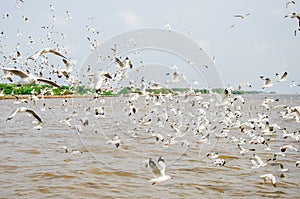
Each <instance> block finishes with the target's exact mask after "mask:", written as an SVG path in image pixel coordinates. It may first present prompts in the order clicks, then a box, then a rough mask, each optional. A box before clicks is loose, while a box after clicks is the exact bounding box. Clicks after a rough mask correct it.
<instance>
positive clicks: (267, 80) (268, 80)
mask: <svg viewBox="0 0 300 199" xmlns="http://www.w3.org/2000/svg"><path fill="white" fill-rule="evenodd" d="M260 78H261V79H262V80H264V81H265V84H264V85H263V86H262V89H264V88H270V87H272V86H273V84H272V83H271V79H270V78H268V77H264V76H260Z"/></svg>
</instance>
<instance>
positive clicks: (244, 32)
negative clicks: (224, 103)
mask: <svg viewBox="0 0 300 199" xmlns="http://www.w3.org/2000/svg"><path fill="white" fill-rule="evenodd" d="M23 2H24V3H22V2H20V1H14V0H12V1H6V3H5V4H2V5H1V7H0V13H1V15H2V16H3V17H2V19H1V22H0V32H2V31H3V35H2V36H1V38H0V41H1V42H0V52H1V54H2V55H6V56H9V55H10V54H11V53H12V52H14V50H15V48H16V45H17V43H20V52H21V53H22V54H23V56H24V57H26V56H30V55H31V54H33V53H34V52H36V51H38V50H40V49H41V48H44V47H53V45H54V44H53V42H52V43H51V42H50V41H48V40H47V33H48V32H49V31H52V32H54V33H52V35H51V39H52V40H56V41H59V43H60V45H63V46H66V47H67V49H68V51H69V53H68V57H70V58H71V59H72V60H77V62H76V65H75V70H76V69H78V70H79V69H80V68H81V67H82V65H83V63H84V62H85V60H86V59H87V57H88V56H89V55H90V53H91V50H90V48H89V42H88V40H87V37H89V38H90V39H91V40H93V39H97V40H98V41H99V43H100V45H101V43H103V42H105V41H106V40H108V39H110V38H112V37H113V36H115V35H118V34H120V33H123V32H126V31H131V30H135V29H139V28H146V27H157V28H165V25H166V24H169V25H170V27H171V30H172V31H176V32H179V33H182V34H185V35H187V36H188V37H190V38H192V39H193V40H194V41H196V42H197V43H198V44H199V45H200V46H201V48H202V49H204V50H205V51H206V53H207V54H208V56H209V57H211V59H212V58H213V57H214V59H215V65H216V67H217V70H218V72H219V74H220V76H221V78H222V80H223V83H224V85H225V86H226V87H227V86H233V87H236V85H238V84H239V83H241V82H249V83H251V84H252V88H251V89H250V90H258V91H267V92H271V91H275V92H277V93H282V94H295V93H300V86H296V87H290V85H291V83H292V81H295V82H296V83H297V84H300V78H299V74H300V67H299V61H298V59H299V55H300V53H299V51H298V48H299V46H300V45H299V44H300V31H299V32H298V35H296V36H295V35H294V30H295V29H297V28H298V21H297V19H291V18H285V17H284V16H285V15H286V14H287V13H289V12H292V11H293V12H297V13H298V12H300V2H297V1H296V4H289V5H288V7H286V3H287V2H288V1H284V0H251V1H250V0H226V1H210V0H188V1H183V0H177V1H175V0H170V1H159V0H152V1H140V0H127V1H122V0H110V1H102V0H100V1H99V0H97V1H96V0H87V1H77V2H75V1H69V0H65V1H62V0H43V1H37V0H23ZM50 5H53V6H54V8H55V10H54V11H51V9H50ZM67 11H68V12H70V13H71V16H72V19H70V20H66V18H67V13H66V12H67ZM7 13H8V14H9V16H8V17H7V15H6V14H7ZM248 13H250V14H249V15H246V14H248ZM234 15H244V16H245V17H244V18H243V19H241V18H240V17H234ZM23 16H24V17H27V18H28V22H24V20H23V19H24V17H23ZM53 16H55V21H53ZM51 23H52V24H54V25H55V27H54V28H53V29H51V30H50V29H42V28H41V27H42V26H49V24H51ZM87 26H88V27H92V28H94V29H95V30H96V31H98V33H99V34H97V33H95V34H93V33H91V32H87V31H86V27H87ZM18 30H20V32H21V33H22V36H20V35H19V36H17V33H18ZM61 33H63V34H64V36H65V38H64V39H63V38H62V37H61ZM29 36H31V37H32V38H33V39H34V41H35V42H34V44H32V46H30V45H29V44H28V42H29ZM41 38H43V39H44V43H43V44H42V43H41V42H40V39H41ZM0 61H1V62H2V61H3V58H0ZM54 61H58V60H55V59H54ZM2 65H3V63H2ZM1 67H2V66H1ZM285 71H287V72H288V77H287V80H286V81H285V82H279V83H277V77H276V76H275V74H276V73H279V74H283V73H284V72H285ZM262 75H264V76H266V77H269V78H270V79H271V80H272V82H273V84H274V86H273V87H271V88H267V89H264V90H262V89H261V87H262V85H263V80H261V79H260V78H259V77H260V76H262ZM244 89H245V90H249V88H244Z"/></svg>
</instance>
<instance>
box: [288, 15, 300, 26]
mask: <svg viewBox="0 0 300 199" xmlns="http://www.w3.org/2000/svg"><path fill="white" fill-rule="evenodd" d="M284 17H285V18H286V17H290V18H292V19H293V18H296V19H298V26H299V27H300V14H298V13H295V12H290V13H288V14H287V15H285V16H284Z"/></svg>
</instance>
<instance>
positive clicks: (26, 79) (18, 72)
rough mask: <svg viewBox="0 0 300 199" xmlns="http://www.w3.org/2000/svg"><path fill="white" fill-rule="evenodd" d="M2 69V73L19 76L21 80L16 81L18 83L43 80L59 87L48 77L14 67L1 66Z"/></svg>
mask: <svg viewBox="0 0 300 199" xmlns="http://www.w3.org/2000/svg"><path fill="white" fill-rule="evenodd" d="M2 69H3V71H4V74H6V75H7V74H8V73H12V74H14V75H17V76H19V77H20V78H21V80H20V81H19V82H18V83H20V84H25V85H26V84H35V83H36V82H37V81H40V82H44V83H46V84H50V85H53V86H55V87H59V88H60V87H61V86H60V85H58V84H57V83H56V82H54V81H51V80H49V79H45V78H41V77H36V76H34V75H32V74H30V73H26V72H24V71H22V70H19V69H15V68H2Z"/></svg>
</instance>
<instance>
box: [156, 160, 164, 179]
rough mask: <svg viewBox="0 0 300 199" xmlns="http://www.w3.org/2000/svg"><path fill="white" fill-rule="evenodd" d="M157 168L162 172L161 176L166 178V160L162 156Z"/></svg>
mask: <svg viewBox="0 0 300 199" xmlns="http://www.w3.org/2000/svg"><path fill="white" fill-rule="evenodd" d="M157 167H158V169H159V170H160V174H161V176H164V175H165V170H166V164H165V160H164V158H163V157H162V156H160V157H159V158H158V160H157Z"/></svg>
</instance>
